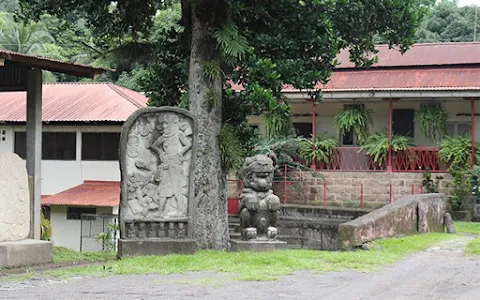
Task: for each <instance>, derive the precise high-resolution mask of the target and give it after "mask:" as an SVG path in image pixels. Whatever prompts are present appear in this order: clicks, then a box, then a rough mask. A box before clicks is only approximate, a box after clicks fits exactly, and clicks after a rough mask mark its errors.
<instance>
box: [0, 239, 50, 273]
mask: <svg viewBox="0 0 480 300" xmlns="http://www.w3.org/2000/svg"><path fill="white" fill-rule="evenodd" d="M52 261H53V243H52V242H47V241H40V240H21V241H11V242H1V243H0V268H15V267H28V266H33V265H40V264H48V263H51V262H52Z"/></svg>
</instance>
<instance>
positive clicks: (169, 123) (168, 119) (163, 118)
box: [158, 113, 180, 136]
mask: <svg viewBox="0 0 480 300" xmlns="http://www.w3.org/2000/svg"><path fill="white" fill-rule="evenodd" d="M158 126H159V127H160V128H159V129H160V131H161V132H162V133H163V134H164V135H167V136H168V135H172V134H175V133H176V132H177V131H178V130H179V126H180V125H179V118H178V116H177V115H175V114H170V113H166V114H162V115H160V116H159V117H158Z"/></svg>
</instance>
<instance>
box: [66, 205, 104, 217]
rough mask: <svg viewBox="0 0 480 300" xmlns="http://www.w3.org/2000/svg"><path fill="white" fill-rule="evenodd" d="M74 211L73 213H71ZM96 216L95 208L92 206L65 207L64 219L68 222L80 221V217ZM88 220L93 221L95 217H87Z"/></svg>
mask: <svg viewBox="0 0 480 300" xmlns="http://www.w3.org/2000/svg"><path fill="white" fill-rule="evenodd" d="M72 210H75V212H72ZM85 214H88V215H96V214H97V208H96V207H92V206H67V212H66V218H67V220H68V221H70V220H76V221H79V220H82V215H85ZM87 219H88V220H95V219H96V218H95V217H89V218H87Z"/></svg>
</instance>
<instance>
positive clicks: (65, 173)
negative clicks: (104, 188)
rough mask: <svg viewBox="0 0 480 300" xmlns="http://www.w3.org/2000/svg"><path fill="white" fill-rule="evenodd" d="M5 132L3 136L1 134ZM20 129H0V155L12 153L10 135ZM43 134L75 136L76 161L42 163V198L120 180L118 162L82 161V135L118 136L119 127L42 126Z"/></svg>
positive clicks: (19, 126)
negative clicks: (89, 183)
mask: <svg viewBox="0 0 480 300" xmlns="http://www.w3.org/2000/svg"><path fill="white" fill-rule="evenodd" d="M3 131H5V134H3ZM15 131H25V126H24V125H0V152H13V151H14V143H15V140H14V132H15ZM43 131H49V132H76V133H77V151H76V154H77V155H76V160H74V161H68V160H42V195H53V194H56V193H59V192H61V191H64V190H67V189H69V188H72V187H74V186H77V185H80V184H82V183H83V182H84V181H85V180H107V181H119V180H120V167H119V163H118V161H82V160H81V154H82V138H81V133H82V132H120V131H121V125H118V126H117V125H115V126H103V125H44V126H43Z"/></svg>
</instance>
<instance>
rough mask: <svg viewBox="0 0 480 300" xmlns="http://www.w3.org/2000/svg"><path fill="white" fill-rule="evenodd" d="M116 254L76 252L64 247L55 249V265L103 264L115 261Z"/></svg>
mask: <svg viewBox="0 0 480 300" xmlns="http://www.w3.org/2000/svg"><path fill="white" fill-rule="evenodd" d="M115 257H116V253H114V252H76V251H73V250H70V249H67V248H63V247H55V248H54V249H53V262H54V263H69V262H71V263H73V262H84V261H90V262H102V261H108V260H115Z"/></svg>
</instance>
